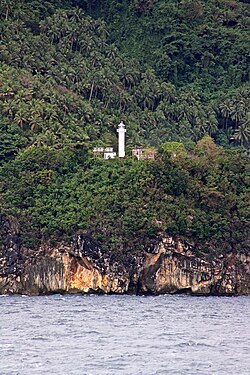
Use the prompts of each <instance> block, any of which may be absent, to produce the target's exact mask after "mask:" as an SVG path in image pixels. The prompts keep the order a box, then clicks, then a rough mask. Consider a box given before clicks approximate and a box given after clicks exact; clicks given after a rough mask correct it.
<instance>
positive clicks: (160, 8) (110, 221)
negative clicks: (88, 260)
mask: <svg viewBox="0 0 250 375" xmlns="http://www.w3.org/2000/svg"><path fill="white" fill-rule="evenodd" d="M14 4H15V6H14ZM249 12H250V7H249V4H247V3H246V2H240V1H228V0H227V1H223V2H218V1H215V0H211V1H206V2H205V1H195V2H193V1H192V2H191V1H182V2H179V1H160V0H158V1H154V2H153V1H152V2H151V1H150V0H147V1H123V2H117V1H107V2H103V1H97V0H96V1H88V2H86V1H46V2H42V1H2V2H1V5H0V17H1V20H0V32H1V43H0V60H1V62H0V141H1V142H0V165H1V170H0V189H1V200H0V208H1V212H2V213H4V214H6V215H7V216H9V217H15V218H17V220H18V222H19V224H20V227H21V239H22V241H23V243H24V244H26V245H27V246H30V247H32V246H33V247H36V246H37V244H38V242H40V241H52V242H53V241H57V240H58V239H65V240H70V239H71V238H72V236H73V235H74V234H75V233H76V232H78V231H84V232H87V233H89V234H90V235H91V236H92V237H93V238H95V239H96V240H97V241H100V244H101V245H102V247H103V249H106V251H111V252H113V251H114V252H118V253H119V252H120V253H123V252H126V251H127V250H130V249H135V247H136V244H137V243H138V239H140V241H141V242H142V244H143V245H142V246H144V247H145V248H146V247H147V246H151V244H152V243H154V241H155V240H156V238H158V236H160V235H162V233H167V234H168V235H173V236H177V237H178V236H179V237H183V238H188V239H189V240H191V241H193V242H194V243H195V244H197V248H200V246H202V248H203V251H205V252H210V251H225V252H229V251H238V250H241V249H244V250H245V249H248V246H249V243H248V236H249V227H248V224H249V221H248V219H249V190H248V180H247V170H248V168H249V159H248V156H247V148H248V146H249V139H250V138H249V137H250V130H249V104H250V103H249V98H250V95H249V91H250V90H249V82H248V79H249V65H248V60H247V58H248V44H247V41H248V34H249V32H248V26H249ZM121 120H123V121H124V122H125V124H126V127H127V158H126V159H125V160H112V161H108V162H107V161H104V160H101V159H97V160H96V159H94V158H93V154H92V148H93V147H94V146H97V145H102V146H113V147H116V145H117V133H116V128H117V124H118V123H119V122H120V121H121ZM209 136H212V138H213V139H212V138H210V137H209ZM171 142H172V143H171ZM174 142H178V143H174ZM134 145H144V146H150V147H156V148H157V149H158V154H157V155H158V156H157V159H156V160H155V161H154V162H149V161H140V162H138V161H137V160H134V159H133V158H132V157H131V153H130V151H131V147H132V146H134ZM221 146H224V149H223V148H222V147H221ZM172 147H174V148H175V147H176V148H177V150H179V151H180V152H177V157H173V153H172V151H171V150H173V149H172Z"/></svg>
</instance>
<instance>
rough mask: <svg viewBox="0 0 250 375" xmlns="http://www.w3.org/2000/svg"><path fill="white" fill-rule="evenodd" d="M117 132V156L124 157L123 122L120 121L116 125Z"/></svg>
mask: <svg viewBox="0 0 250 375" xmlns="http://www.w3.org/2000/svg"><path fill="white" fill-rule="evenodd" d="M117 133H118V156H119V158H124V156H125V133H126V129H125V125H124V123H123V122H121V123H120V124H119V125H118V129H117Z"/></svg>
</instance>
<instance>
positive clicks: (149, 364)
mask: <svg viewBox="0 0 250 375" xmlns="http://www.w3.org/2000/svg"><path fill="white" fill-rule="evenodd" d="M53 374H60V375H64V374H65V375H140V374H141V375H154V374H166V375H168V374H178V375H182V374H190V375H195V374H202V375H210V374H211V375H212V374H216V375H217V374H218V375H224V374H225V375H230V374H234V375H235V374H239V375H249V374H250V298H248V297H237V298H232V297H231V298H227V297H190V296H183V295H180V296H171V295H164V296H158V297H143V296H99V295H98V296H97V295H87V296H81V295H71V296H65V295H53V296H40V297H26V296H1V297H0V375H53Z"/></svg>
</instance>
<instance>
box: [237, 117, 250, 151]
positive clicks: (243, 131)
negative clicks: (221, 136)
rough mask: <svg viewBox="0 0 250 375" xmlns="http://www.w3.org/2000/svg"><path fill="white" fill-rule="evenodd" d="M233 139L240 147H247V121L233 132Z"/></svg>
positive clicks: (248, 132)
mask: <svg viewBox="0 0 250 375" xmlns="http://www.w3.org/2000/svg"><path fill="white" fill-rule="evenodd" d="M233 138H234V139H235V140H236V141H237V142H239V143H240V145H241V146H248V145H249V142H250V126H249V121H248V122H245V123H243V124H241V125H240V126H239V127H238V129H236V130H235V132H234V134H233Z"/></svg>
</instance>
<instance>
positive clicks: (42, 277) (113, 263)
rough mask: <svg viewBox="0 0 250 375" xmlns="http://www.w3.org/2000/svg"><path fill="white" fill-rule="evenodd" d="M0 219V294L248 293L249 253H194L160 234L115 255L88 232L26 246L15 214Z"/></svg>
mask: <svg viewBox="0 0 250 375" xmlns="http://www.w3.org/2000/svg"><path fill="white" fill-rule="evenodd" d="M0 223H1V230H0V235H1V246H0V294H30V295H39V294H49V293H116V294H123V293H134V294H153V295H157V294H163V293H187V294H194V295H243V294H245V295H249V294H250V266H249V261H250V257H249V255H248V254H246V253H244V252H242V253H237V254H234V253H229V254H226V255H221V256H217V257H211V255H210V256H208V255H206V254H203V255H201V254H199V256H198V255H197V254H195V249H194V248H193V245H191V244H189V243H187V242H185V241H181V240H180V239H174V238H172V237H169V236H165V237H162V238H161V239H160V240H159V241H158V243H157V244H156V245H154V247H153V248H150V251H148V252H146V251H140V252H138V251H136V250H135V252H134V253H128V254H126V256H125V257H122V258H121V259H120V260H119V257H114V256H113V255H112V254H104V253H103V252H102V249H101V247H100V246H99V245H98V243H96V242H95V241H94V240H93V239H92V238H91V237H89V236H88V235H87V234H80V235H78V236H76V237H75V239H74V241H73V242H72V244H71V245H68V244H65V243H59V244H57V245H55V246H53V247H51V246H48V245H47V244H44V245H42V246H40V247H39V248H38V249H36V250H31V249H27V248H24V247H23V246H22V243H21V240H20V238H19V229H18V224H17V222H16V221H15V220H14V219H12V218H6V217H5V216H3V215H2V216H1V217H0Z"/></svg>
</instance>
